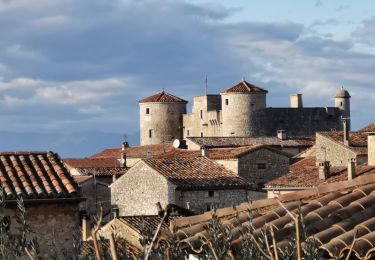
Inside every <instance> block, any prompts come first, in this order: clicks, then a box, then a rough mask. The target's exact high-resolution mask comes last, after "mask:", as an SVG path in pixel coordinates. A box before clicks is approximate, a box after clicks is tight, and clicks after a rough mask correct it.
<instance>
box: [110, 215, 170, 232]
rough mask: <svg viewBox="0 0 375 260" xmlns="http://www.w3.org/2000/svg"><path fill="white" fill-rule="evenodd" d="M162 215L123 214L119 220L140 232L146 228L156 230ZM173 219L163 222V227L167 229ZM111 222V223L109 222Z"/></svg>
mask: <svg viewBox="0 0 375 260" xmlns="http://www.w3.org/2000/svg"><path fill="white" fill-rule="evenodd" d="M161 219H162V218H161V217H159V216H158V215H143V216H123V217H119V218H118V220H119V221H120V222H122V223H124V224H125V225H127V226H130V227H132V228H133V229H134V230H135V231H137V232H138V233H141V232H142V231H145V230H153V231H154V230H156V228H157V227H158V225H159V223H160V222H161ZM171 219H173V218H170V219H169V220H167V221H166V222H163V225H162V228H163V229H167V228H168V225H169V221H170V220H171ZM108 224H110V223H108Z"/></svg>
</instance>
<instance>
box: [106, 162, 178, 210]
mask: <svg viewBox="0 0 375 260" xmlns="http://www.w3.org/2000/svg"><path fill="white" fill-rule="evenodd" d="M174 190H175V187H174V185H173V184H171V183H170V182H168V181H167V179H165V178H164V177H163V176H162V175H160V174H158V173H157V172H155V171H154V170H153V169H152V168H151V167H149V166H148V165H147V164H146V163H144V162H143V161H140V162H139V163H137V164H136V165H134V166H133V167H132V168H131V169H130V170H129V171H128V172H127V173H126V174H125V175H123V176H121V177H120V178H119V179H118V180H117V181H115V182H114V183H113V184H112V185H111V202H112V205H117V206H118V208H119V213H120V216H130V215H157V213H158V211H157V208H156V203H157V202H160V203H161V205H162V207H165V206H166V205H167V204H169V203H174V198H175V196H174V195H175V194H174Z"/></svg>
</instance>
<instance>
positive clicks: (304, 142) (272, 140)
mask: <svg viewBox="0 0 375 260" xmlns="http://www.w3.org/2000/svg"><path fill="white" fill-rule="evenodd" d="M187 139H188V140H190V141H192V142H193V143H195V144H197V145H199V146H200V147H202V146H204V147H208V148H210V147H238V146H254V145H268V146H272V147H311V146H313V145H314V143H315V137H306V138H290V139H288V140H281V139H279V138H277V137H276V136H275V137H187Z"/></svg>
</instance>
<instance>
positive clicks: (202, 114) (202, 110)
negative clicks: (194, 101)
mask: <svg viewBox="0 0 375 260" xmlns="http://www.w3.org/2000/svg"><path fill="white" fill-rule="evenodd" d="M200 113H201V118H203V110H201V111H200Z"/></svg>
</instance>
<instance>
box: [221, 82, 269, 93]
mask: <svg viewBox="0 0 375 260" xmlns="http://www.w3.org/2000/svg"><path fill="white" fill-rule="evenodd" d="M223 93H262V94H266V93H268V91H267V90H265V89H262V88H260V87H258V86H255V85H253V84H250V83H249V82H247V81H245V80H243V81H241V82H240V83H237V84H236V85H234V86H232V87H230V88H227V89H225V90H224V91H223Z"/></svg>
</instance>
